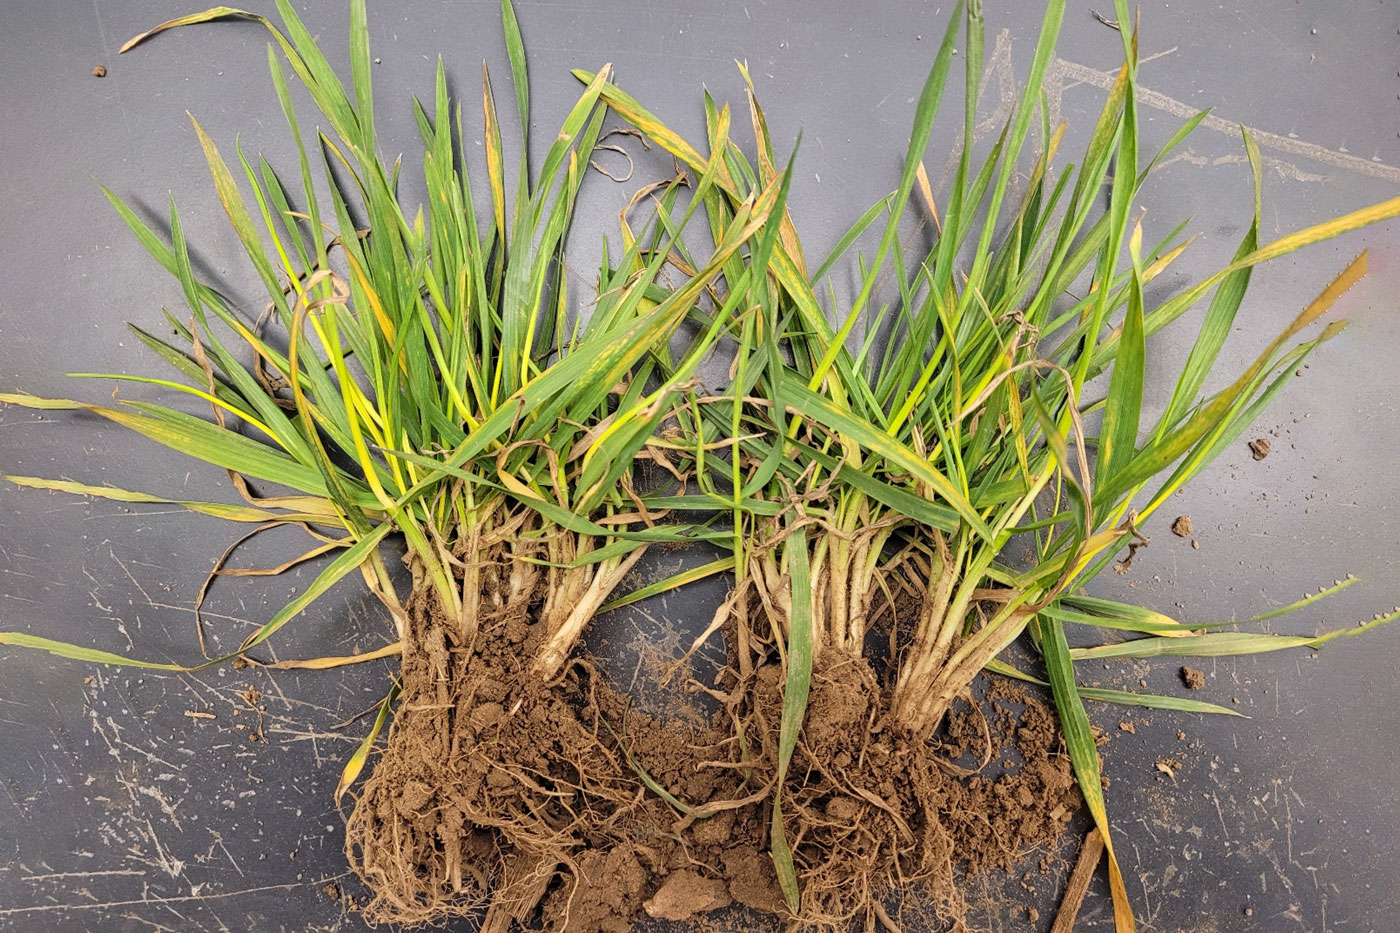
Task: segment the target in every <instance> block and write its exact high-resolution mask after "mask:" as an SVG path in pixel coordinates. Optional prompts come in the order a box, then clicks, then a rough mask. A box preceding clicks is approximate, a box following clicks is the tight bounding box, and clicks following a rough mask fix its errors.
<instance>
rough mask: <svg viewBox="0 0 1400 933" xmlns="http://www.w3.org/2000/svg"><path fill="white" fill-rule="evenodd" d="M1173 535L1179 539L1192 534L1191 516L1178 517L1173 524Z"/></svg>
mask: <svg viewBox="0 0 1400 933" xmlns="http://www.w3.org/2000/svg"><path fill="white" fill-rule="evenodd" d="M1172 534H1174V535H1176V536H1177V537H1178V538H1185V537H1188V536H1189V535H1190V534H1191V516H1190V515H1179V516H1177V519H1176V521H1174V522H1172Z"/></svg>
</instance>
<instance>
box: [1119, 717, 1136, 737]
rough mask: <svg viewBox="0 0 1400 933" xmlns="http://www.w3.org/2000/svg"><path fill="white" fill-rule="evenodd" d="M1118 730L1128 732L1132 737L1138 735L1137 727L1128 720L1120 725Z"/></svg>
mask: <svg viewBox="0 0 1400 933" xmlns="http://www.w3.org/2000/svg"><path fill="white" fill-rule="evenodd" d="M1118 728H1119V729H1122V730H1123V731H1124V732H1127V733H1129V734H1132V735H1136V734H1137V728H1136V727H1135V726H1133V724H1132V723H1131V722H1129V721H1127V720H1126V719H1125V720H1124V721H1122V722H1120V723H1119V724H1118Z"/></svg>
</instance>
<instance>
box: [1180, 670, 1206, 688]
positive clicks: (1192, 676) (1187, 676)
mask: <svg viewBox="0 0 1400 933" xmlns="http://www.w3.org/2000/svg"><path fill="white" fill-rule="evenodd" d="M1181 682H1182V683H1184V684H1185V685H1186V689H1187V690H1199V689H1201V688H1202V687H1204V686H1205V685H1206V674H1205V671H1198V670H1196V669H1195V668H1194V667H1183V668H1182V669H1181Z"/></svg>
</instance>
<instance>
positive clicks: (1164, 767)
mask: <svg viewBox="0 0 1400 933" xmlns="http://www.w3.org/2000/svg"><path fill="white" fill-rule="evenodd" d="M1180 767H1181V762H1179V761H1177V760H1176V759H1175V758H1158V759H1157V770H1158V771H1160V772H1162V773H1163V774H1165V775H1166V776H1167V777H1169V778H1171V779H1172V782H1173V783H1175V782H1176V772H1177V769H1178V768H1180Z"/></svg>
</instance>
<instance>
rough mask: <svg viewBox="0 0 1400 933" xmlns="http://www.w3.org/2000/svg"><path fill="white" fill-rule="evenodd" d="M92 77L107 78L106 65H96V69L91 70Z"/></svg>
mask: <svg viewBox="0 0 1400 933" xmlns="http://www.w3.org/2000/svg"><path fill="white" fill-rule="evenodd" d="M92 76H93V77H94V78H105V77H107V66H106V65H98V66H97V67H96V68H94V69H92Z"/></svg>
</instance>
